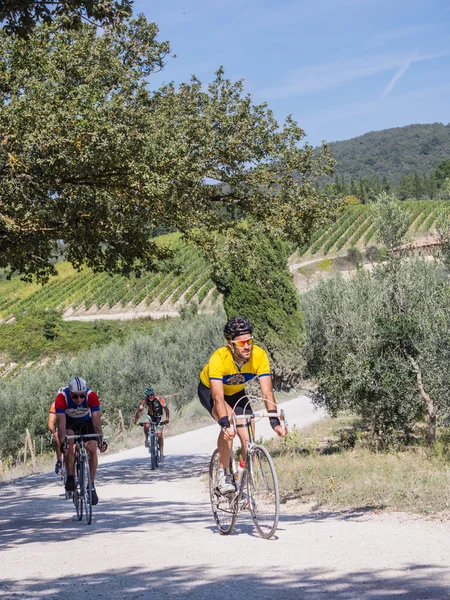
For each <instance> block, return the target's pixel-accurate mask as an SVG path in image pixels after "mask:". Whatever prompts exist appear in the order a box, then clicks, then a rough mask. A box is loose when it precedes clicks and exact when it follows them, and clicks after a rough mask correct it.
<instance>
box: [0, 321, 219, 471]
mask: <svg viewBox="0 0 450 600" xmlns="http://www.w3.org/2000/svg"><path fill="white" fill-rule="evenodd" d="M224 319H225V316H224V314H223V312H222V311H220V312H219V313H217V314H215V315H211V316H205V315H204V316H201V317H200V316H189V315H187V316H186V318H185V319H177V320H174V321H169V322H167V323H163V324H161V323H154V325H153V327H152V329H151V331H150V333H149V334H136V335H133V336H130V337H128V338H126V339H125V340H124V341H119V340H115V341H114V342H112V343H110V344H108V345H107V346H104V347H98V348H92V349H90V350H86V351H83V352H80V353H78V354H77V355H76V356H74V357H70V356H68V355H64V356H63V357H61V360H60V362H55V363H53V364H51V365H49V366H48V367H46V368H44V369H42V370H41V371H36V372H33V371H30V372H24V373H22V374H20V375H18V376H17V377H16V378H15V379H12V380H9V381H5V380H0V411H1V414H2V419H1V420H0V448H1V458H2V459H3V463H4V468H8V465H10V464H15V463H16V462H17V461H18V460H20V458H21V455H20V454H19V453H20V450H21V448H22V447H23V444H24V437H25V431H26V429H28V430H29V431H30V434H31V437H32V438H33V439H34V440H37V446H38V447H39V443H40V439H41V436H44V437H45V438H46V437H47V417H48V411H49V408H50V404H51V403H52V402H53V400H54V398H55V396H56V394H57V392H58V389H59V388H60V387H61V386H64V385H65V384H66V383H67V381H68V380H69V379H70V377H72V376H73V375H75V374H82V376H83V377H84V378H85V379H86V381H87V382H88V384H89V386H90V387H92V389H94V390H95V391H96V392H97V393H98V394H99V396H100V399H101V401H102V413H103V420H104V424H105V428H106V431H108V428H109V430H110V431H116V430H117V429H118V426H119V423H120V415H119V410H120V411H121V412H122V415H123V418H124V422H125V424H126V426H127V427H128V426H129V424H130V421H131V419H132V417H134V414H135V412H136V410H137V406H138V403H139V402H140V400H142V395H143V391H144V389H145V388H146V387H147V386H148V385H150V384H151V385H152V386H153V387H154V388H155V389H156V390H157V392H158V393H160V394H161V395H162V396H167V397H168V399H169V400H170V407H171V409H172V411H173V412H174V414H175V413H176V412H177V411H178V412H180V411H181V410H182V409H183V407H184V406H185V405H187V404H189V402H190V401H191V400H192V399H193V398H195V396H196V391H197V385H198V374H199V373H200V371H201V369H202V368H203V366H204V365H205V363H206V362H207V360H208V358H209V356H210V355H211V354H212V352H213V351H214V350H215V349H216V348H218V347H219V346H220V345H221V344H222V343H223V334H222V329H223V322H224ZM193 349H195V351H193Z"/></svg>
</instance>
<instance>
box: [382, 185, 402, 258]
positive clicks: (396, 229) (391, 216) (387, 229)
mask: <svg viewBox="0 0 450 600" xmlns="http://www.w3.org/2000/svg"><path fill="white" fill-rule="evenodd" d="M375 223H376V226H377V231H378V239H379V241H380V242H381V243H382V244H383V246H384V247H385V248H386V249H387V250H389V251H390V252H393V250H394V248H397V247H398V246H400V245H401V243H402V242H403V238H404V237H405V235H406V232H407V231H408V227H409V223H410V220H409V217H408V214H407V212H406V210H405V209H404V208H403V207H402V206H400V205H399V204H397V203H396V202H394V200H393V198H392V196H389V195H388V194H386V192H382V193H381V194H380V195H379V196H378V198H377V207H376V218H375Z"/></svg>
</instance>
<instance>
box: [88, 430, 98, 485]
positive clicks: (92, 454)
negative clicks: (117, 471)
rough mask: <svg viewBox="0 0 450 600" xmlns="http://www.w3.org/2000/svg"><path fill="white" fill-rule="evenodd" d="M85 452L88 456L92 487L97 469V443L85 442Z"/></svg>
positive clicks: (92, 441)
mask: <svg viewBox="0 0 450 600" xmlns="http://www.w3.org/2000/svg"><path fill="white" fill-rule="evenodd" d="M86 450H87V452H88V454H89V469H90V471H91V481H92V485H93V486H94V481H95V475H96V474H97V467H98V456H97V442H96V441H95V440H90V441H89V442H86Z"/></svg>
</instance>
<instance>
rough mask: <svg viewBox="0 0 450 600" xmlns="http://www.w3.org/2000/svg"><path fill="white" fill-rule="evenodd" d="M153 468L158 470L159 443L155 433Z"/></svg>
mask: <svg viewBox="0 0 450 600" xmlns="http://www.w3.org/2000/svg"><path fill="white" fill-rule="evenodd" d="M155 467H156V468H157V469H159V443H158V436H157V435H156V433H155Z"/></svg>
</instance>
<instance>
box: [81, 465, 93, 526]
mask: <svg viewBox="0 0 450 600" xmlns="http://www.w3.org/2000/svg"><path fill="white" fill-rule="evenodd" d="M82 468H83V480H84V481H83V488H82V492H83V502H84V514H85V517H86V522H87V524H88V525H90V524H91V523H92V480H91V470H90V468H89V460H88V457H87V455H86V454H84V456H83V458H82Z"/></svg>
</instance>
